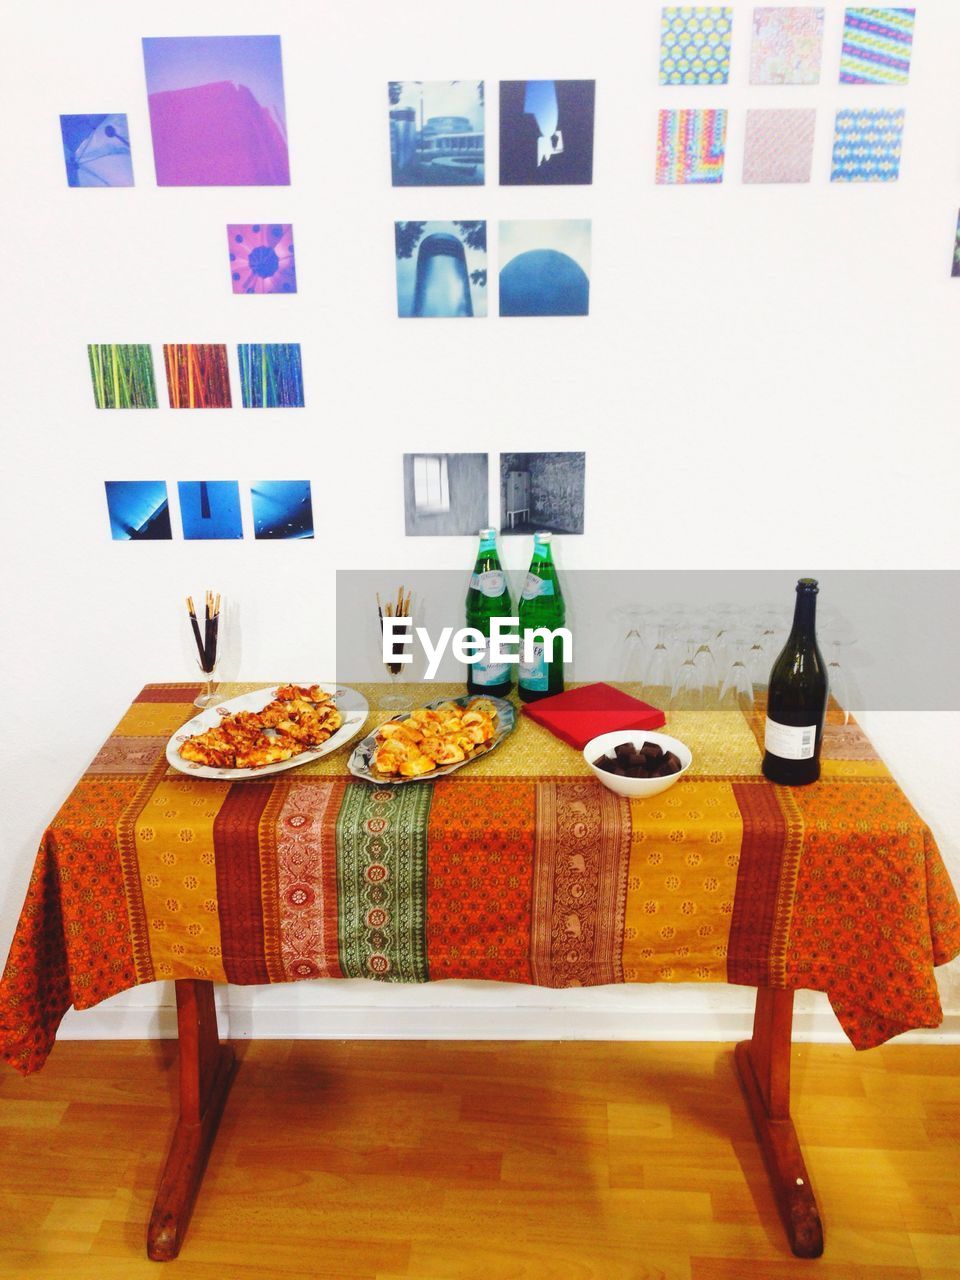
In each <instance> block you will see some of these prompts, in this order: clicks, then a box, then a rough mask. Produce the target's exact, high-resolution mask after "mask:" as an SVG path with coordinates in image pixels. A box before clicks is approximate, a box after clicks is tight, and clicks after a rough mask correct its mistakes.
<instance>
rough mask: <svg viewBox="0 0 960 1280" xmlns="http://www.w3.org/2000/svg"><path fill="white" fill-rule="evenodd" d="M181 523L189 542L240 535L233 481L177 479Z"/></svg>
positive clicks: (230, 537)
mask: <svg viewBox="0 0 960 1280" xmlns="http://www.w3.org/2000/svg"><path fill="white" fill-rule="evenodd" d="M177 496H178V497H179V499H180V522H181V524H182V525H183V536H184V538H186V539H187V541H188V542H192V541H195V540H197V539H210V540H213V539H219V540H226V539H236V538H242V537H243V524H242V522H241V519H240V486H239V484H238V483H237V481H236V480H178V481H177Z"/></svg>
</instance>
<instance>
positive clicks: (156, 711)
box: [111, 695, 199, 738]
mask: <svg viewBox="0 0 960 1280" xmlns="http://www.w3.org/2000/svg"><path fill="white" fill-rule="evenodd" d="M185 697H186V695H185ZM186 708H189V711H190V715H184V710H185V709H186ZM198 714H199V713H198V711H197V709H196V708H195V707H194V706H193V705H192V704H191V703H189V702H187V701H185V702H135V703H134V704H133V706H132V707H131V708H130V710H129V711H127V712H126V713H125V715H124V717H123V719H122V720H121V721H120V723H119V724H118V725H117V727H116V728H115V729H114V731H113V734H112V735H111V736H112V737H115V738H119V737H123V738H149V737H165V738H169V737H170V735H171V734H172V733H173V732H174V731H175V730H177V729H179V728H180V726H181V725H182V724H183V722H184V720H189V719H190V716H195V715H198Z"/></svg>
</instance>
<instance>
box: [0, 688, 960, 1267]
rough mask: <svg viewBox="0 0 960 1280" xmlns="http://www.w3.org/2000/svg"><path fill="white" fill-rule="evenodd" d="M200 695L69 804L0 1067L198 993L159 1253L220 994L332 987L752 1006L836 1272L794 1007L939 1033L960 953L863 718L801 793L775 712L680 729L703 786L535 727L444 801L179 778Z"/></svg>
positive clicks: (777, 1158) (934, 857) (216, 1106)
mask: <svg viewBox="0 0 960 1280" xmlns="http://www.w3.org/2000/svg"><path fill="white" fill-rule="evenodd" d="M197 688H198V686H196V685H190V686H184V685H148V686H147V687H146V688H145V689H144V690H143V691H142V692H141V693H140V694H139V695H138V697H137V698H136V700H135V701H134V703H133V705H132V706H131V708H130V710H129V711H128V712H127V713H126V714H125V715H124V717H123V719H122V720H121V721H120V723H119V725H118V726H117V728H116V729H115V731H114V733H113V734H112V735H111V737H110V738H109V739H108V741H107V742H106V743H105V744H104V747H103V748H102V749H101V751H100V752H99V753H98V755H97V757H96V758H95V759H94V761H93V762H92V763H91V765H90V766H89V768H88V770H87V771H86V773H85V774H84V776H83V777H82V778H81V780H80V782H79V783H78V784H77V786H76V788H75V789H74V791H73V792H72V794H71V795H70V797H69V798H68V799H67V801H66V802H65V804H64V805H63V806H62V808H61V809H60V811H59V813H58V814H57V816H56V817H55V818H54V820H53V822H52V823H51V824H50V826H49V828H48V830H47V832H46V834H45V836H44V840H43V842H42V845H41V848H40V851H39V853H38V855H37V861H36V864H35V867H34V872H33V876H32V878H31V882H30V887H29V890H28V894H27V900H26V903H25V904H24V908H23V912H22V914H21V917H20V921H19V924H18V927H17V930H16V933H15V936H14V940H13V944H12V946H11V951H10V957H9V959H8V962H7V967H6V970H5V973H4V976H3V980H2V982H0V1056H2V1057H3V1058H5V1059H6V1060H7V1061H9V1062H10V1063H12V1064H13V1065H14V1066H15V1067H16V1068H17V1069H18V1070H20V1071H22V1072H24V1073H29V1072H30V1071H33V1070H37V1069H38V1068H39V1067H40V1066H42V1064H43V1062H44V1060H45V1058H46V1056H47V1054H48V1053H49V1052H50V1049H51V1048H52V1046H53V1043H54V1039H55V1035H56V1029H57V1026H58V1025H59V1022H60V1019H61V1018H62V1016H63V1014H64V1012H65V1011H66V1010H67V1009H68V1008H69V1007H70V1006H71V1005H73V1006H74V1007H75V1008H78V1009H81V1008H89V1007H91V1006H92V1005H95V1004H97V1003H98V1002H99V1001H100V1000H103V999H105V998H106V997H107V996H110V995H113V994H115V993H117V992H119V991H123V990H126V989H128V988H130V987H133V986H135V985H137V984H139V983H146V982H153V981H155V980H157V979H172V980H173V981H174V982H175V983H176V992H177V1009H178V1027H179V1037H180V1116H179V1119H178V1122H177V1126H176V1129H175V1131H174V1136H173V1140H172V1143H171V1147H170V1152H169V1154H168V1157H167V1162H166V1166H165V1169H164V1173H163V1177H162V1180H161V1185H160V1191H159V1194H158V1197H157V1202H156V1206H155V1208H154V1212H153V1215H152V1218H151V1222H150V1228H149V1236H148V1241H149V1243H148V1251H149V1253H150V1256H151V1257H153V1258H157V1259H164V1258H172V1257H175V1256H176V1254H177V1251H178V1250H179V1248H180V1246H181V1244H182V1241H183V1236H184V1232H185V1230H186V1226H187V1223H188V1221H189V1216H190V1210H191V1207H192V1205H193V1202H194V1200H195V1197H196V1194H197V1191H198V1188H199V1186H200V1180H201V1178H202V1174H203V1169H204V1165H205V1162H206V1158H207V1156H208V1154H209V1151H210V1148H211V1145H212V1143H213V1140H214V1136H215V1133H216V1129H217V1124H218V1121H219V1118H220V1115H221V1113H222V1111H223V1106H224V1103H225V1100H226V1096H227V1093H228V1090H229V1087H230V1083H231V1080H232V1078H233V1074H234V1069H235V1064H234V1054H233V1051H232V1049H231V1048H230V1047H229V1046H227V1045H221V1044H220V1042H219V1036H218V1031H217V1023H216V1015H215V1012H214V1003H213V985H214V983H216V982H220V983H234V984H241V985H255V984H263V983H274V982H288V981H296V980H299V979H303V978H321V977H325V978H342V977H347V978H349V977H367V978H371V979H374V980H378V981H386V982H390V981H401V982H410V981H413V982H424V981H428V980H430V981H433V980H439V979H444V978H481V979H490V980H495V981H506V982H521V983H535V984H537V985H541V986H548V987H569V986H596V985H603V984H607V983H623V982H732V983H737V984H740V985H745V986H749V987H753V988H755V989H756V990H757V1004H756V1014H755V1019H754V1028H753V1036H752V1038H751V1039H750V1040H749V1041H747V1042H745V1043H744V1044H741V1045H739V1046H738V1047H737V1050H736V1065H737V1069H738V1072H739V1076H740V1080H741V1083H742V1085H743V1089H744V1093H745V1096H746V1099H747V1103H748V1106H749V1108H750V1112H751V1115H752V1117H753V1121H754V1124H755V1126H756V1130H757V1134H758V1138H759V1141H760V1145H761V1147H762V1149H763V1152H764V1155H765V1157H766V1161H767V1166H768V1169H769V1171H770V1177H771V1181H772V1185H773V1188H774V1191H775V1193H776V1197H777V1203H778V1205H779V1207H780V1212H781V1214H782V1216H783V1219H784V1224H785V1226H786V1229H787V1234H788V1236H789V1239H790V1243H791V1247H792V1248H793V1249H794V1252H796V1253H797V1254H799V1255H801V1256H805V1257H813V1256H816V1255H817V1254H818V1253H820V1252H821V1250H822V1248H823V1236H822V1230H821V1226H820V1219H819V1215H818V1212H817V1207H816V1201H815V1199H814V1196H813V1192H812V1190H811V1188H810V1183H809V1178H808V1176H807V1173H806V1170H805V1168H804V1164H803V1158H802V1155H801V1152H800V1148H799V1144H798V1142H797V1137H796V1133H795V1131H794V1127H793V1123H792V1121H791V1119H790V1031H791V1020H792V1008H793V993H794V991H795V990H797V989H800V988H813V989H816V990H821V991H825V992H826V993H827V995H828V996H829V999H830V1001H831V1004H832V1005H833V1008H834V1010H835V1012H836V1013H837V1016H838V1018H839V1019H840V1022H841V1024H842V1026H843V1027H844V1030H845V1031H846V1032H847V1034H848V1036H849V1037H850V1039H851V1040H852V1041H853V1043H854V1044H855V1045H856V1046H857V1047H858V1048H869V1047H870V1046H871V1045H874V1044H880V1043H882V1042H883V1041H885V1040H887V1039H889V1038H890V1037H891V1036H893V1035H896V1034H898V1033H899V1032H901V1031H905V1030H908V1029H910V1028H914V1027H925V1026H936V1025H938V1024H939V1022H940V1020H941V1017H942V1014H941V1010H940V1004H939V997H938V993H937V985H936V979H935V975H934V966H935V965H937V964H942V963H944V962H946V961H947V960H949V959H951V958H952V957H953V956H954V955H955V954H957V953H958V951H960V905H958V903H957V898H956V894H955V892H954V890H953V886H952V885H951V884H950V881H949V878H948V877H947V875H946V872H945V870H944V868H943V863H942V861H941V859H940V855H939V852H938V850H937V848H936V845H935V843H934V842H933V839H932V837H931V835H930V832H929V831H928V829H927V828H926V826H925V824H924V823H923V821H922V820H921V819H920V818H919V817H918V815H917V814H916V812H915V811H914V810H913V808H912V807H911V805H910V803H909V801H907V799H906V797H905V796H904V795H903V793H902V792H901V791H900V789H899V788H898V787H897V785H896V783H895V781H894V780H893V778H892V777H891V776H890V774H889V772H888V771H887V769H886V768H885V767H884V765H883V763H882V761H880V760H879V759H878V757H877V756H876V753H875V752H874V751H873V749H872V747H871V746H870V743H869V742H868V741H867V739H866V738H865V736H864V735H863V733H862V731H861V730H860V729H859V728H858V727H857V726H856V725H843V724H842V723H839V722H838V723H830V724H828V725H827V728H826V730H825V735H824V744H825V745H824V761H823V776H822V778H821V781H820V782H819V783H817V784H815V785H814V786H811V787H805V788H794V789H788V788H782V787H774V786H772V785H771V784H770V783H768V782H767V781H766V780H765V779H764V778H763V777H762V775H761V773H760V767H759V766H760V751H759V746H758V734H759V733H760V731H761V728H760V726H761V724H762V720H761V719H760V715H762V709H761V713H760V715H758V717H757V718H756V719H755V720H754V721H752V722H748V721H747V720H745V719H744V718H743V717H741V716H739V715H735V714H734V715H732V714H730V713H678V714H676V715H675V716H672V717H671V719H670V723H669V725H668V729H669V730H670V732H672V733H674V734H675V735H676V736H677V737H679V738H681V740H683V741H684V742H686V743H687V744H688V746H690V748H691V750H692V751H693V755H694V765H693V767H692V768H691V770H690V772H689V773H688V774H687V775H686V776H685V777H684V778H683V779H681V781H680V782H679V783H678V784H677V785H675V786H674V787H673V788H671V790H669V791H668V792H665V793H664V794H663V795H662V796H659V797H654V798H651V799H650V800H645V801H633V800H631V801H626V800H624V799H622V798H620V797H618V796H615V795H613V793H612V792H610V791H608V790H606V789H605V788H603V787H602V786H601V785H600V784H599V783H598V782H597V780H596V779H595V778H594V777H593V776H592V775H591V774H590V773H589V770H588V769H587V768H586V765H585V764H584V762H583V760H582V757H581V755H580V754H579V753H578V752H576V751H574V750H572V749H571V748H570V747H568V746H566V745H565V744H564V743H562V742H560V741H559V740H558V739H556V738H554V737H553V736H552V735H551V734H549V733H548V732H547V731H546V730H545V729H543V728H541V727H540V726H539V725H536V724H534V723H533V722H532V721H529V720H528V719H526V718H525V717H521V718H520V722H519V724H518V727H517V729H516V731H515V732H514V733H513V734H512V735H511V736H510V737H509V738H508V739H507V740H506V741H505V742H504V743H503V744H502V745H501V746H500V747H498V749H497V750H496V751H494V752H492V753H490V754H489V755H488V756H485V757H484V758H482V759H480V760H477V761H476V762H474V763H473V764H471V766H470V768H469V769H468V770H463V771H461V772H460V773H458V774H456V775H453V776H451V777H450V778H448V779H445V780H443V781H440V782H437V783H417V784H415V785H411V786H402V787H389V786H383V787H375V786H371V785H369V784H367V783H363V782H357V781H355V780H353V779H351V778H350V777H349V775H347V774H346V773H345V768H344V764H345V756H344V753H342V752H340V753H337V754H335V755H331V756H329V757H327V758H325V759H321V760H319V761H316V762H314V763H312V764H309V765H305V766H301V767H299V768H297V769H295V770H291V771H289V772H286V773H281V774H277V775H273V776H271V777H268V778H260V779H257V780H250V781H244V782H239V783H235V782H229V781H217V780H212V781H210V780H204V779H199V778H191V777H189V776H185V775H183V774H181V773H176V772H173V771H171V770H170V769H169V767H168V766H167V764H166V760H165V756H164V750H165V747H166V743H167V740H168V738H169V737H170V736H171V735H172V734H175V733H176V731H177V729H178V727H179V726H180V725H182V724H183V722H184V721H185V720H187V719H188V718H190V716H191V715H192V714H193V713H194V708H193V705H192V699H193V697H194V696H195V693H196V692H197ZM378 689H379V687H376V686H372V687H368V688H366V689H364V692H366V693H367V695H368V697H369V698H370V699H371V702H372V708H371V712H372V714H371V720H372V722H374V723H376V722H378V721H379V713H378V710H377V706H376V698H377V695H378ZM233 691H235V692H242V691H244V690H243V688H242V687H241V688H237V689H236V690H233ZM459 692H460V690H459V689H458V688H457V689H454V688H444V687H443V686H437V685H431V686H425V687H424V688H423V689H422V690H414V691H412V698H413V700H414V702H424V701H429V700H432V699H435V698H437V697H442V696H450V695H453V694H458V693H459Z"/></svg>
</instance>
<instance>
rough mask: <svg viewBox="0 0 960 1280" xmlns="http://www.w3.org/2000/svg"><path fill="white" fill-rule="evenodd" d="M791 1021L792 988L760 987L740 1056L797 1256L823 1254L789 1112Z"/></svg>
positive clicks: (740, 1067)
mask: <svg viewBox="0 0 960 1280" xmlns="http://www.w3.org/2000/svg"><path fill="white" fill-rule="evenodd" d="M792 1026H793V992H792V991H776V990H774V989H773V988H771V987H760V988H759V989H758V990H757V1004H756V1011H755V1013H754V1018H753V1039H752V1040H744V1041H743V1043H742V1044H738V1045H737V1047H736V1050H735V1060H736V1064H737V1072H738V1074H739V1076H740V1084H741V1085H742V1087H743V1092H744V1095H745V1096H746V1100H747V1107H748V1108H749V1111H750V1116H751V1118H752V1120H753V1124H754V1128H755V1129H756V1131H757V1138H758V1140H759V1142H760V1149H761V1151H762V1152H763V1158H764V1161H765V1163H766V1166H767V1173H768V1174H769V1177H770V1183H771V1186H772V1187H773V1194H774V1196H775V1197H776V1201H777V1208H778V1209H779V1210H780V1216H781V1218H782V1219H783V1225H784V1227H785V1228H786V1231H787V1237H788V1239H789V1240H790V1248H791V1249H792V1250H793V1252H794V1253H795V1254H796V1255H797V1257H798V1258H819V1257H820V1255H821V1254H822V1253H823V1226H822V1224H821V1222H820V1213H819V1210H818V1209H817V1202H816V1200H815V1199H814V1195H813V1188H812V1187H811V1186H810V1178H809V1175H808V1174H807V1169H806V1165H805V1164H804V1162H803V1153H802V1152H801V1150H800V1142H799V1140H798V1138H797V1131H796V1129H795V1128H794V1127H793V1120H792V1119H791V1118H790V1049H791V1039H790V1034H791V1030H792Z"/></svg>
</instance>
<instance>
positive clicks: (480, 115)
mask: <svg viewBox="0 0 960 1280" xmlns="http://www.w3.org/2000/svg"><path fill="white" fill-rule="evenodd" d="M387 96H388V99H389V103H390V171H391V174H392V177H393V185H394V186H395V187H480V186H483V175H484V107H483V81H482V80H391V81H390V82H389V84H388V85H387Z"/></svg>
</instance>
